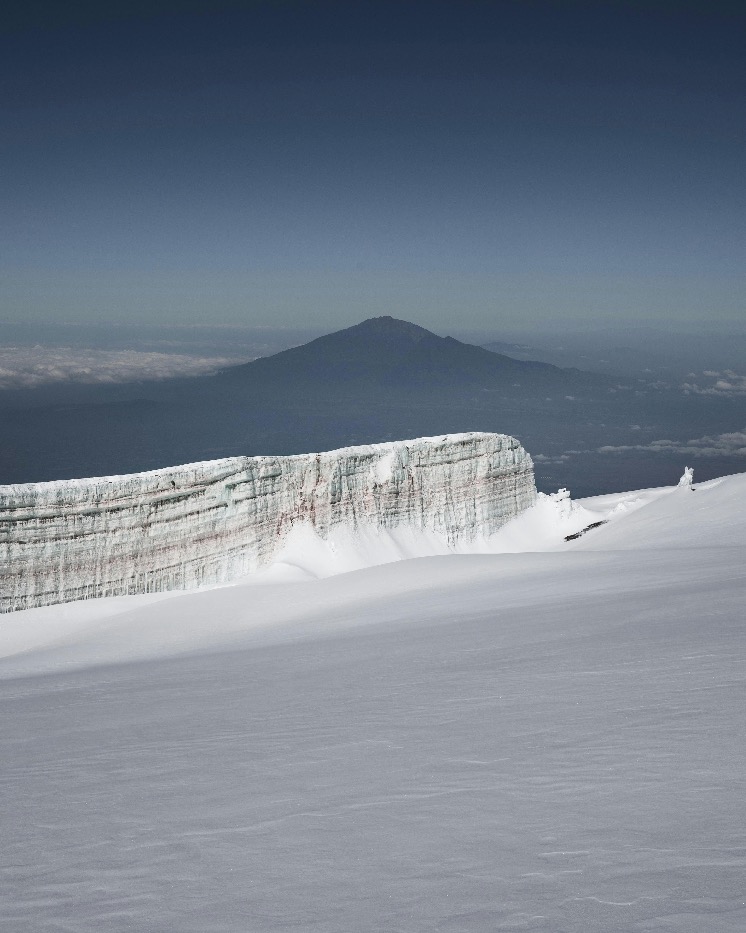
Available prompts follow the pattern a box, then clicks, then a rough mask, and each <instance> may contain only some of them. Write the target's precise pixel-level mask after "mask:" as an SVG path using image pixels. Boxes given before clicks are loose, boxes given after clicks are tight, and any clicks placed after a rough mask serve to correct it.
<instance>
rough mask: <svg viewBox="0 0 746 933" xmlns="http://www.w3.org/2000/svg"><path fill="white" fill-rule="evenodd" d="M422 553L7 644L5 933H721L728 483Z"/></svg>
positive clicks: (729, 868)
mask: <svg viewBox="0 0 746 933" xmlns="http://www.w3.org/2000/svg"><path fill="white" fill-rule="evenodd" d="M601 521H604V522H606V524H603V525H600V526H598V527H595V528H593V529H591V530H590V531H588V532H587V533H586V534H584V535H582V536H581V537H579V538H576V539H574V540H571V541H565V537H566V536H567V535H570V534H574V533H575V532H577V531H581V530H582V529H583V528H586V527H587V526H588V525H591V524H594V523H596V522H601ZM438 547H439V545H438V542H437V541H434V540H429V541H427V540H425V538H423V537H419V538H418V537H417V536H413V535H407V534H406V533H405V532H404V531H401V532H397V533H396V535H394V534H393V533H388V534H386V535H383V533H382V534H381V535H380V536H371V537H369V538H368V539H361V538H357V539H355V540H352V539H351V538H349V537H348V538H345V536H344V534H343V532H342V531H341V530H340V532H339V533H338V534H337V535H336V536H332V537H330V539H329V540H328V541H324V542H322V541H320V540H316V539H312V538H310V537H309V536H305V537H304V535H303V534H302V533H299V534H298V535H297V536H295V537H294V538H292V539H291V540H289V541H288V543H287V547H286V550H285V552H284V553H283V554H282V555H281V556H280V560H279V561H278V562H277V563H276V564H275V566H274V567H273V568H272V569H271V570H270V571H269V572H267V573H266V574H263V575H261V576H259V577H254V578H252V579H251V580H247V581H246V582H243V583H239V584H236V585H233V586H228V587H222V588H214V589H208V590H202V591H199V592H195V593H189V594H181V595H180V594H174V593H169V594H158V595H152V596H138V597H118V598H113V599H105V600H93V601H89V602H84V603H70V604H65V605H61V606H52V607H46V608H42V609H32V610H27V611H25V612H19V613H14V614H10V615H6V616H3V617H2V618H1V619H0V657H2V660H0V702H1V703H2V707H1V709H2V719H1V721H0V756H1V757H0V762H1V763H0V780H2V799H3V807H2V813H3V815H2V822H1V823H0V830H2V837H1V838H2V846H0V927H1V928H2V929H3V930H8V931H14V933H15V931H26V930H28V931H34V933H36V931H52V930H54V931H66V930H69V931H75V933H88V931H96V933H101V931H106V933H109V931H125V930H127V931H129V930H137V931H153V933H155V931H158V933H161V931H164V933H165V931H179V933H192V931H193V933H205V931H210V933H222V931H263V930H294V931H335V933H337V931H339V933H342V931H344V933H348V931H356V933H357V931H379V930H386V931H426V930H427V931H430V930H438V931H495V930H512V931H518V930H527V931H534V930H536V931H548V933H564V931H568V933H569V931H573V933H575V931H578V933H579V931H589V933H590V931H594V933H595V931H614V933H616V931H633V930H634V931H676V933H705V931H708V933H709V931H717V933H720V931H733V933H743V930H745V929H746V734H745V733H746V612H745V611H744V606H745V605H746V561H745V560H744V558H745V557H746V475H737V476H732V477H727V478H724V479H722V480H715V481H712V482H709V483H706V484H701V485H697V484H696V483H695V490H694V491H692V490H690V489H688V488H672V489H654V490H643V491H639V492H631V493H625V494H620V495H617V496H604V497H599V498H596V499H591V500H585V501H583V502H580V503H574V504H573V503H571V502H570V501H569V500H567V499H563V498H561V497H556V498H551V497H541V498H540V500H539V502H538V503H537V505H536V506H535V507H534V508H533V509H531V510H529V511H528V512H526V513H524V514H523V515H521V516H519V517H518V518H517V519H514V521H513V522H511V523H510V524H509V525H507V526H505V527H504V528H503V529H501V530H500V531H499V532H498V533H497V535H494V536H493V537H492V538H490V539H489V541H485V542H481V543H480V542H477V543H475V544H474V545H473V547H472V548H471V549H472V550H479V548H480V547H481V548H484V549H489V550H491V551H493V552H494V553H471V554H467V553H461V554H440V555H439V556H428V557H416V555H417V554H421V553H425V552H426V550H427V548H431V549H435V550H436V552H437V549H438ZM402 556H414V558H415V559H411V560H401V561H398V562H394V563H382V561H386V560H392V559H393V558H396V557H402ZM370 564H373V565H374V566H366V565H370ZM355 568H362V569H355ZM340 570H347V571H348V572H345V573H339V572H338V571H340Z"/></svg>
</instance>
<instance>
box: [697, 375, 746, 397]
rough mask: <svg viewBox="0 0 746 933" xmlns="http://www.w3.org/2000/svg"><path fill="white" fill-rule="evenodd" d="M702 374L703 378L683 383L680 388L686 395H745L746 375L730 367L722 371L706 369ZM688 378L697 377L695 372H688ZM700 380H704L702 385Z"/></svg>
mask: <svg viewBox="0 0 746 933" xmlns="http://www.w3.org/2000/svg"><path fill="white" fill-rule="evenodd" d="M702 376H703V377H704V380H702V379H699V380H698V381H697V382H694V381H692V382H685V383H683V385H682V386H681V388H682V389H683V390H684V392H685V393H686V394H687V395H719V396H724V397H726V398H732V397H733V396H738V395H746V376H741V375H739V373H735V372H733V370H732V369H724V370H723V371H722V372H719V371H717V370H711V369H708V370H705V371H704V372H703V373H702ZM689 378H690V379H692V380H694V379H697V378H698V377H697V375H696V374H695V373H689ZM702 381H704V382H705V384H704V385H700V382H702Z"/></svg>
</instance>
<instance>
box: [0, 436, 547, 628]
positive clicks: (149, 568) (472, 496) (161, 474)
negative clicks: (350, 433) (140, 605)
mask: <svg viewBox="0 0 746 933" xmlns="http://www.w3.org/2000/svg"><path fill="white" fill-rule="evenodd" d="M535 501H536V487H535V485H534V476H533V463H532V461H531V458H530V456H529V455H528V454H527V453H526V451H525V450H524V449H523V447H522V446H521V445H520V444H519V443H518V441H517V440H515V438H512V437H508V436H506V435H503V434H483V433H470V434H452V435H446V436H443V437H434V438H420V439H418V440H411V441H397V442H394V443H389V444H372V445H368V446H363V447H347V448H343V449H341V450H334V451H330V452H328V453H319V454H302V455H299V456H293V457H232V458H229V459H223V460H212V461H208V462H204V463H192V464H188V465H185V466H179V467H173V468H169V469H164V470H154V471H152V472H148V473H135V474H132V475H129V476H110V477H101V478H95V479H80V480H65V481H59V482H53V483H30V484H24V485H21V484H18V485H12V486H0V611H3V612H9V611H13V610H16V609H26V608H30V607H33V606H43V605H49V604H51V603H59V602H67V601H70V600H75V599H90V598H95V597H100V596H115V595H121V594H133V593H152V592H160V591H164V590H173V589H191V588H193V587H197V586H202V585H206V584H217V583H227V582H230V581H231V580H235V579H237V578H239V577H242V576H244V575H246V574H248V573H252V572H253V571H256V570H259V569H261V568H262V567H265V566H267V565H269V564H271V563H272V560H273V558H274V557H275V556H276V555H277V554H278V553H279V552H280V551H281V550H282V548H283V546H284V544H285V542H286V539H287V536H288V533H289V532H290V530H291V529H293V528H297V527H298V526H303V525H307V526H308V527H310V528H312V529H313V530H314V531H315V533H316V534H317V535H319V536H320V537H321V538H325V537H327V536H328V535H329V534H330V532H331V531H332V529H335V528H338V527H339V526H343V527H344V528H346V529H347V530H348V531H349V532H351V533H353V534H354V533H355V532H356V531H358V530H359V531H360V532H361V533H366V534H369V533H371V531H373V532H374V531H375V530H376V529H381V530H385V529H388V530H390V529H396V528H408V529H414V530H419V531H425V532H432V533H435V534H437V535H439V536H441V537H442V538H443V539H445V540H446V541H447V542H448V544H449V545H452V546H455V545H457V544H458V543H459V542H463V541H470V540H474V539H475V538H477V537H487V536H489V535H490V534H493V533H494V532H495V531H497V529H498V528H500V527H501V526H502V525H504V524H505V523H506V522H508V521H510V520H511V519H512V518H514V517H515V516H516V515H518V514H519V513H521V512H522V511H523V510H524V509H527V508H529V507H530V506H532V505H533V504H534V502H535Z"/></svg>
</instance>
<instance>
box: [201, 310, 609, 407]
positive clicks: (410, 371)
mask: <svg viewBox="0 0 746 933" xmlns="http://www.w3.org/2000/svg"><path fill="white" fill-rule="evenodd" d="M212 383H213V385H214V386H222V385H224V384H230V385H231V386H232V387H233V388H234V389H235V388H237V387H239V386H241V385H244V386H248V385H251V386H252V388H254V389H255V390H259V391H261V392H262V394H266V395H272V396H274V397H275V398H278V397H283V398H288V396H291V395H292V394H294V393H296V392H298V393H303V396H304V397H308V393H310V394H311V395H312V396H313V397H317V396H319V395H324V394H326V393H327V392H328V391H329V390H330V389H331V390H336V389H338V388H340V387H342V386H344V388H345V391H346V392H347V393H349V392H351V391H355V392H362V393H364V394H365V395H366V397H368V398H370V393H371V392H373V393H375V394H376V396H377V397H381V396H384V397H387V396H390V395H392V394H393V393H400V392H401V391H402V390H406V391H408V392H414V393H418V392H422V391H425V392H428V393H429V392H432V391H433V390H439V389H448V390H450V391H453V390H454V389H456V390H457V389H464V390H470V391H473V390H474V389H475V388H477V389H478V388H484V389H494V388H498V387H500V388H502V389H505V390H508V389H520V390H521V393H520V394H522V395H530V394H532V393H533V392H535V391H540V392H546V391H548V390H562V391H566V390H569V389H571V388H578V387H581V386H582V387H586V388H587V387H591V386H594V385H595V386H601V385H606V380H605V379H604V378H603V377H598V376H595V375H593V374H590V373H585V372H582V371H581V370H577V369H561V368H559V367H558V366H553V365H551V364H548V363H537V362H532V361H527V360H517V359H513V358H512V357H509V356H505V355H503V354H500V353H495V352H492V351H490V350H487V349H485V348H483V347H478V346H473V345H471V344H467V343H462V342H461V341H459V340H455V339H454V338H453V337H438V336H437V335H436V334H433V333H432V332H431V331H429V330H426V329H425V328H424V327H419V326H418V325H416V324H411V323H409V322H408V321H401V320H397V319H396V318H393V317H389V316H386V317H377V318H370V319H369V320H367V321H363V322H362V323H361V324H356V325H355V326H354V327H348V328H346V329H345V330H340V331H336V332H335V333H332V334H327V335H326V336H324V337H319V338H317V339H316V340H312V341H311V342H310V343H307V344H304V345H303V346H300V347H294V348H293V349H290V350H284V351H283V352H281V353H276V354H274V355H273V356H268V357H263V358H261V359H258V360H254V361H253V362H251V363H246V364H243V365H241V366H235V367H231V368H230V369H229V370H225V371H224V372H223V373H221V374H219V375H217V376H214V377H212Z"/></svg>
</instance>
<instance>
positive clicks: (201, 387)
mask: <svg viewBox="0 0 746 933" xmlns="http://www.w3.org/2000/svg"><path fill="white" fill-rule="evenodd" d="M625 382H626V383H627V384H624V385H622V384H618V383H619V380H618V378H615V379H613V380H612V378H611V377H609V376H606V375H599V374H596V373H590V372H585V371H583V370H580V369H566V368H561V367H559V366H556V365H553V364H552V363H549V362H536V361H535V360H525V359H515V358H514V357H512V356H510V355H506V354H505V353H496V352H493V351H491V350H489V349H485V348H484V347H478V346H473V345H471V344H468V343H463V342H461V341H459V340H455V339H453V338H452V337H439V336H437V335H436V334H433V333H431V332H430V331H428V330H426V329H425V328H423V327H418V326H417V325H415V324H411V323H409V322H407V321H401V320H397V319H395V318H392V317H378V318H372V319H370V320H367V321H363V322H362V323H361V324H357V325H355V326H354V327H349V328H346V329H345V330H341V331H337V332H335V333H332V334H327V335H326V336H324V337H319V338H317V339H315V340H312V341H310V342H309V343H306V344H303V345H302V346H296V347H293V348H292V349H289V350H283V351H282V352H280V353H275V354H274V355H272V356H267V357H262V358H260V359H257V360H254V361H253V362H251V363H245V364H242V365H238V366H231V367H229V368H227V369H224V370H223V371H221V372H219V373H217V374H215V375H212V376H200V377H192V378H183V379H171V380H165V381H161V382H149V383H145V382H143V383H140V384H136V383H130V384H126V385H115V386H110V387H103V386H101V385H96V386H90V385H81V384H76V385H74V384H68V385H65V384H63V383H59V384H56V385H54V386H51V385H50V386H45V387H42V388H40V389H38V390H27V391H24V392H21V391H18V392H15V393H13V392H10V391H6V392H3V393H0V437H2V444H0V483H12V482H38V481H41V480H52V479H66V478H71V477H84V476H103V475H111V474H121V473H134V472H139V471H142V470H150V469H157V468H159V467H168V466H175V465H178V464H183V463H189V462H194V461H198V460H214V459H217V458H219V457H227V456H234V455H249V456H251V455H259V454H277V455H287V454H299V453H307V452H311V451H321V450H334V449H337V448H339V447H345V446H349V445H353V444H367V443H376V442H380V441H390V440H397V439H401V438H405V437H409V438H415V437H427V436H434V435H440V434H455V433H460V432H464V431H487V432H498V433H505V434H512V435H513V436H515V437H517V438H518V439H519V440H520V441H521V443H522V444H523V445H524V447H525V448H526V449H527V450H528V451H529V453H530V454H532V456H535V457H536V463H537V473H536V476H537V482H538V484H539V488H541V489H549V490H552V489H556V488H557V487H558V486H561V485H570V486H571V487H572V488H573V491H574V492H575V494H578V495H580V494H584V495H590V494H593V493H596V492H602V491H606V490H608V489H612V490H613V489H614V488H619V485H620V484H625V485H626V484H630V485H635V486H654V485H660V484H663V483H666V482H673V481H675V480H676V479H677V478H678V476H680V475H681V470H682V468H683V466H682V464H681V463H680V462H679V460H680V457H679V456H678V455H676V454H671V455H670V456H669V457H668V458H666V457H664V455H663V454H661V453H660V452H658V451H657V450H656V451H655V452H654V453H650V454H648V453H646V452H645V449H644V447H643V446H642V444H643V443H649V441H650V440H653V439H655V438H660V437H674V438H675V437H700V436H704V435H707V434H711V433H713V432H715V433H717V432H718V431H727V430H731V431H732V430H733V427H734V425H736V426H740V425H741V424H742V422H741V421H738V420H737V418H740V417H741V414H740V412H735V411H731V407H732V406H731V405H730V402H728V400H726V402H728V405H726V404H725V402H724V401H722V400H720V399H717V398H711V397H709V396H698V395H697V396H685V395H683V394H682V393H681V392H678V391H676V390H675V389H674V390H671V391H669V392H664V391H661V390H657V389H656V390H655V391H652V390H651V391H650V392H646V391H645V386H644V385H641V384H640V385H638V384H636V383H634V382H633V381H632V380H625ZM606 445H619V446H620V448H621V449H623V450H626V451H628V453H627V454H626V455H625V457H624V458H621V457H620V458H619V459H614V460H613V461H612V460H610V458H609V456H608V455H606V454H604V453H602V452H600V448H603V447H604V446H606ZM570 457H572V458H573V459H572V461H570ZM700 469H701V467H700ZM731 470H732V466H731ZM712 471H713V472H712V474H711V475H718V474H722V473H725V472H728V465H726V464H721V463H713V464H712Z"/></svg>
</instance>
